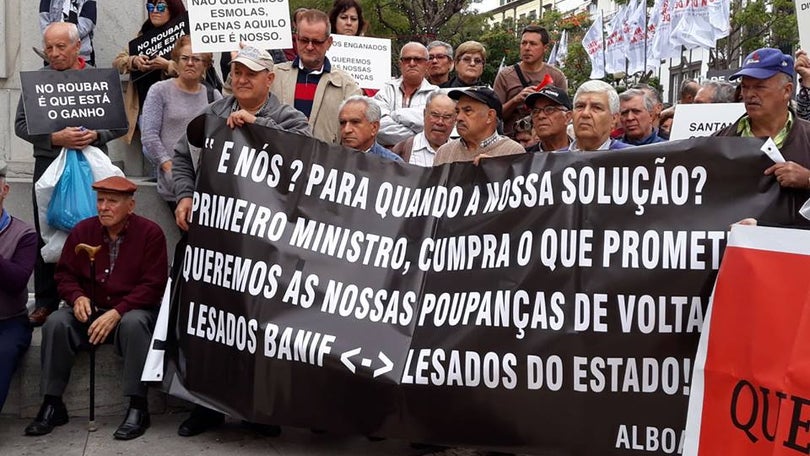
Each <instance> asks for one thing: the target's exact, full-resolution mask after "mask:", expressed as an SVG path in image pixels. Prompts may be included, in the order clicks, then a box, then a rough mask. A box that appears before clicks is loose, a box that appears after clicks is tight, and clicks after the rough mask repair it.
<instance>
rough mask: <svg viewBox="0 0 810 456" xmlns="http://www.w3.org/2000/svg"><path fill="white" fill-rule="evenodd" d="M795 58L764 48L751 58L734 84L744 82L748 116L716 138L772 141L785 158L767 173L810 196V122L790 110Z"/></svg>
mask: <svg viewBox="0 0 810 456" xmlns="http://www.w3.org/2000/svg"><path fill="white" fill-rule="evenodd" d="M794 74H795V73H794V66H793V58H792V57H791V56H789V55H786V54H783V53H782V51H780V50H779V49H773V48H762V49H757V50H756V51H754V52H752V53H750V54H748V56H747V57H746V58H745V60H743V66H742V68H740V70H739V71H737V72H736V73H734V74H733V75H731V77H730V78H729V79H730V80H734V79H739V78H742V82H741V83H740V88H741V95H742V98H743V102H744V103H745V114H744V115H743V116H742V117H740V118H739V119H738V120H737V121H736V122H734V123H733V124H732V125H730V126H728V127H727V128H725V129H723V130H721V131H719V132H717V133H715V136H742V137H757V138H765V137H770V138H771V139H773V141H774V142H775V143H776V147H778V148H779V150H780V151H781V152H782V155H783V156H784V157H785V160H786V161H785V163H777V164H775V165H773V166H771V167H770V168H768V169H766V170H765V174H767V175H774V176H775V177H776V180H777V182H779V185H781V186H782V187H783V188H791V189H795V190H799V191H801V192H802V193H805V195H799V197H800V198H801V197H804V198H806V196H807V195H806V194H807V193H810V169H808V168H810V122H808V121H806V120H803V119H800V118H799V117H798V116H797V115H796V113H795V112H793V110H792V109H791V108H790V104H789V103H790V100H791V98H792V97H793V93H794V86H793V77H794Z"/></svg>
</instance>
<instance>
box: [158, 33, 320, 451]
mask: <svg viewBox="0 0 810 456" xmlns="http://www.w3.org/2000/svg"><path fill="white" fill-rule="evenodd" d="M274 79H275V72H274V64H273V57H271V56H270V54H269V53H268V52H267V51H263V50H261V49H257V48H255V47H253V46H245V47H243V48H242V49H240V50H239V52H238V53H237V54H236V57H234V59H233V60H232V61H231V88H232V89H233V95H232V96H228V97H225V98H223V99H221V100H218V101H215V102H214V103H211V104H209V105H208V106H206V107H205V108H204V109H203V111H202V114H213V115H216V116H218V117H220V118H222V119H225V120H226V122H227V124H228V126H229V127H231V128H241V127H243V126H244V125H246V124H257V125H263V126H265V127H269V128H276V129H279V130H283V131H288V132H292V133H298V134H302V135H306V136H312V129H311V127H310V125H309V123H308V122H307V118H306V116H304V114H302V113H301V112H300V111H298V110H296V109H295V108H293V107H292V106H290V105H287V104H284V103H281V102H280V101H279V100H278V98H277V97H276V96H275V95H274V94H272V93H270V87H271V86H272V85H273V80H274ZM191 148H192V146H191V145H190V144H189V142H188V138H187V137H186V135H183V137H182V138H181V139H180V141H178V142H177V144H176V145H175V147H174V158H172V177H173V178H174V193H175V195H176V196H177V208H176V209H175V211H174V214H175V222H176V223H177V226H178V227H180V229H181V230H183V231H188V229H189V220H190V217H191V198H192V195H193V194H194V186H195V182H196V178H197V173H196V163H195V162H194V159H193V158H192V155H191ZM224 419H225V417H224V415H223V414H222V413H220V412H217V411H215V410H211V409H208V408H206V407H203V406H201V405H198V406H196V407H195V408H194V410H193V411H192V412H191V416H189V417H188V418H187V419H186V420H185V421H183V422H182V423H181V424H180V427H179V428H178V429H177V434H178V435H180V436H183V437H191V436H194V435H197V434H200V433H203V432H205V431H207V430H209V429H211V428H214V427H216V426H219V425H220V424H222V422H223V421H224ZM252 426H253V427H254V428H257V429H258V430H260V432H262V433H263V434H265V435H268V436H277V435H279V434H280V433H281V428H280V427H278V426H274V425H252Z"/></svg>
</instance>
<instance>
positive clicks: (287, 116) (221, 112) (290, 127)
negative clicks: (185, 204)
mask: <svg viewBox="0 0 810 456" xmlns="http://www.w3.org/2000/svg"><path fill="white" fill-rule="evenodd" d="M235 103H236V99H235V98H234V97H233V96H228V97H225V98H223V99H221V100H218V101H215V102H213V103H211V104H210V105H208V106H206V107H205V109H203V110H202V112H201V113H200V115H203V114H214V115H216V116H217V117H220V118H222V119H227V118H228V116H229V115H231V112H233V108H234V105H235ZM256 124H257V125H263V126H265V127H270V128H276V129H278V130H283V131H288V132H291V133H298V134H301V135H305V136H312V128H311V127H310V125H309V122H307V117H306V116H305V115H304V114H302V113H301V111H299V110H297V109H295V108H293V107H292V106H290V105H287V104H284V103H281V102H280V101H278V98H277V97H276V96H275V95H273V94H272V93H271V94H269V95H268V100H267V103H266V104H265V105H264V107H263V108H262V109H261V110H260V111H259V112H257V113H256ZM192 149H194V146H191V145H190V144H189V143H188V137H187V135H185V134H184V135H183V137H182V138H180V140H179V141H178V142H177V144H175V146H174V158H172V176H173V177H174V195H175V198H177V201H180V200H181V199H183V198H191V196H192V195H193V194H194V185H195V183H196V181H197V172H196V163H195V160H194V158H193V157H192ZM197 152H199V151H197Z"/></svg>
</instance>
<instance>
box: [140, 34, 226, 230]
mask: <svg viewBox="0 0 810 456" xmlns="http://www.w3.org/2000/svg"><path fill="white" fill-rule="evenodd" d="M171 57H172V61H173V62H174V66H175V67H176V68H177V73H178V76H177V77H176V78H174V79H168V80H166V81H160V82H156V83H155V84H154V85H153V86H152V88H150V89H149V94H148V95H147V96H146V102H144V104H143V115H142V116H141V142H143V153H144V155H146V157H147V158H149V160H150V161H151V162H152V163H153V164H154V165H155V166H156V167H157V168H158V176H157V190H158V193H159V194H160V196H162V197H163V199H164V200H166V204H167V205H168V206H169V208H170V209H171V210H172V214H174V208H175V201H174V189H173V185H172V157H174V145H175V144H176V143H177V141H178V140H179V139H180V138H181V137H182V136H183V133H185V131H186V125H188V123H189V122H190V121H191V120H192V119H193V118H194V117H195V116H196V115H197V114H198V113H199V112H200V111H202V109H203V108H204V107H205V106H206V105H208V104H209V103H211V102H213V101H216V100H219V99H221V98H222V95H221V94H220V93H219V92H218V91H216V90H214V89H212V88H211V87H209V86H206V85H204V84H202V80H203V79H204V78H205V73H206V71H207V70H208V68H209V67H211V61H212V59H213V56H212V55H211V54H210V53H205V54H194V53H192V52H191V39H190V38H189V36H188V35H184V36H182V37H180V39H179V40H177V43H176V44H175V46H174V49H173V50H172V55H171Z"/></svg>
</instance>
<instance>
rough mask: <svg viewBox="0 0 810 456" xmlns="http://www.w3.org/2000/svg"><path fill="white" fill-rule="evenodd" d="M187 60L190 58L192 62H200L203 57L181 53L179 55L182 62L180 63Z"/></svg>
mask: <svg viewBox="0 0 810 456" xmlns="http://www.w3.org/2000/svg"><path fill="white" fill-rule="evenodd" d="M189 60H191V62H192V63H200V62H202V61H203V59H202V58H201V57H197V56H196V55H181V56H180V62H182V63H188V61H189Z"/></svg>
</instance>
